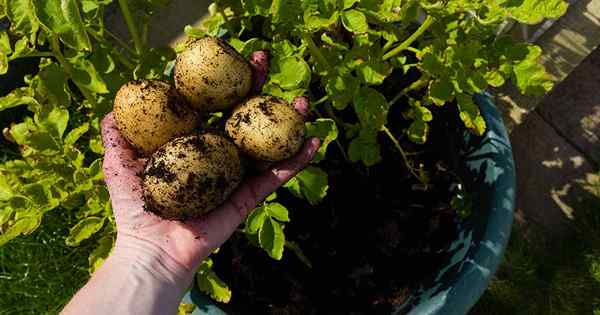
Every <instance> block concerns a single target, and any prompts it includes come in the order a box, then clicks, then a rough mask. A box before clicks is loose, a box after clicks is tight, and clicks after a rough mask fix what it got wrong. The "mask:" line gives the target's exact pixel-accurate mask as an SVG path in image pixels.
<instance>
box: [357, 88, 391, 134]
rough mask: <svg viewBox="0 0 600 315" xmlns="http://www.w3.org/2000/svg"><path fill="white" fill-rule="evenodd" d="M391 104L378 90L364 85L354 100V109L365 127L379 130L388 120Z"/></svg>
mask: <svg viewBox="0 0 600 315" xmlns="http://www.w3.org/2000/svg"><path fill="white" fill-rule="evenodd" d="M388 110H389V104H388V102H387V101H386V99H385V96H383V95H382V94H381V93H379V92H378V91H377V90H375V89H372V88H369V87H363V88H361V89H360V91H359V93H358V95H357V97H356V100H355V101H354V111H355V112H356V115H358V120H359V121H360V124H361V126H362V128H363V129H369V130H372V131H379V130H381V127H383V125H385V123H386V122H387V113H388Z"/></svg>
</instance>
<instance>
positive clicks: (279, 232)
mask: <svg viewBox="0 0 600 315" xmlns="http://www.w3.org/2000/svg"><path fill="white" fill-rule="evenodd" d="M258 242H259V244H260V247H261V248H262V249H264V250H265V251H266V252H267V253H268V254H269V256H271V258H273V259H275V260H281V258H282V257H283V248H284V245H285V235H284V234H283V228H282V227H281V224H280V223H278V222H277V221H275V220H273V219H271V218H269V219H267V220H265V222H264V224H263V225H262V226H261V227H260V232H259V233H258Z"/></svg>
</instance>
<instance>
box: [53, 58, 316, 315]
mask: <svg viewBox="0 0 600 315" xmlns="http://www.w3.org/2000/svg"><path fill="white" fill-rule="evenodd" d="M250 62H251V64H252V66H253V68H254V71H255V73H254V75H255V82H257V81H258V82H261V81H262V82H264V78H265V76H266V69H267V64H268V63H267V58H266V54H264V53H263V52H257V53H254V54H253V56H252V57H251V58H250ZM259 88H260V85H257V86H255V89H256V90H259ZM293 104H294V107H295V108H296V109H297V110H298V111H299V112H300V113H301V114H303V115H306V113H307V111H308V101H307V99H306V98H303V97H301V98H296V99H295V100H294V102H293ZM102 140H103V142H104V148H105V157H104V165H103V168H104V178H105V181H106V184H107V186H108V190H109V193H110V197H111V201H112V207H113V212H114V216H115V221H116V225H117V240H116V244H115V247H114V249H113V251H112V253H111V254H110V256H109V257H108V258H107V260H106V261H105V262H104V263H103V265H102V266H101V267H100V268H99V269H98V270H97V271H96V272H95V273H94V275H93V276H92V278H91V280H90V281H89V282H88V284H86V286H85V287H84V288H83V289H81V290H80V291H79V292H78V293H77V295H76V296H75V297H74V298H73V299H72V300H71V302H70V303H69V304H68V305H67V307H66V308H65V309H64V310H63V314H77V313H80V311H81V310H82V308H83V309H86V310H88V311H89V310H94V312H92V313H93V314H106V313H107V312H111V314H113V315H116V314H138V313H139V314H142V313H143V314H166V313H173V308H175V309H176V307H177V305H178V304H179V301H180V299H181V297H182V295H183V294H184V292H185V290H186V289H187V288H188V286H189V284H190V283H191V281H192V279H193V275H194V272H195V270H196V269H197V267H198V266H199V265H200V263H201V262H202V261H203V260H204V259H205V258H206V257H208V255H209V254H210V253H211V252H212V251H214V250H215V249H216V248H218V247H219V246H221V244H223V243H224V242H225V241H226V240H227V239H228V238H229V237H230V236H231V234H232V233H233V232H234V231H235V230H236V228H237V227H238V226H239V225H240V223H242V222H243V221H244V219H245V218H246V216H247V215H248V213H249V212H250V211H251V210H252V209H254V208H255V207H256V206H257V204H258V203H260V202H261V201H262V200H263V199H264V198H266V197H267V196H268V195H269V194H271V193H272V192H273V191H275V190H276V189H277V188H278V187H280V186H281V185H283V184H284V183H285V182H286V181H288V180H289V179H290V178H292V177H293V176H295V175H296V174H297V173H298V172H299V171H301V170H302V169H303V168H304V167H306V165H308V163H310V161H311V160H312V159H313V157H314V154H315V152H316V151H317V149H318V148H319V145H320V142H319V140H318V139H316V138H313V139H309V140H307V141H306V143H305V144H304V146H303V148H302V149H301V151H300V152H299V153H298V154H297V155H296V156H295V157H293V158H291V159H289V160H286V161H282V162H279V163H276V164H273V165H270V166H268V167H267V168H266V170H265V171H263V172H262V173H261V174H260V175H258V176H255V177H251V178H247V179H246V180H245V181H244V182H243V183H242V184H241V185H240V186H239V187H238V189H237V190H236V191H235V192H234V193H233V194H232V195H231V197H230V198H229V200H227V201H226V202H224V203H223V204H222V205H221V206H219V207H218V208H216V209H214V210H213V211H211V212H210V213H208V214H206V215H204V216H202V217H200V218H197V219H193V220H188V221H186V222H179V221H169V220H164V219H161V218H159V217H157V216H155V215H154V214H152V213H149V212H147V211H145V210H144V200H143V192H142V180H141V177H140V174H141V173H142V172H143V169H144V165H145V162H146V160H145V159H140V158H138V156H137V155H136V152H135V151H134V150H133V149H132V148H131V146H130V145H129V144H128V142H127V141H126V140H125V138H123V136H122V135H121V134H120V132H119V130H118V129H117V127H116V125H115V120H114V117H113V115H112V113H110V114H108V115H107V116H106V117H105V118H104V120H103V121H102ZM98 296H102V297H103V298H104V299H101V298H98ZM157 297H160V299H158V298H157ZM112 298H115V299H118V300H119V302H118V301H116V300H113V301H112V302H110V303H108V304H107V301H106V300H110V299H112ZM88 313H89V312H88Z"/></svg>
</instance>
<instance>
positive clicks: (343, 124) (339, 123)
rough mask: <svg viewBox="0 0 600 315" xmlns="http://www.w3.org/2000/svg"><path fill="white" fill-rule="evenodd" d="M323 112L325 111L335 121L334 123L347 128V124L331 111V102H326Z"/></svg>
mask: <svg viewBox="0 0 600 315" xmlns="http://www.w3.org/2000/svg"><path fill="white" fill-rule="evenodd" d="M325 112H327V116H329V118H331V119H333V121H335V123H336V124H337V125H339V126H340V127H342V128H343V129H346V128H347V124H346V123H345V122H343V121H342V120H341V119H339V118H338V116H337V115H336V114H335V112H334V111H333V108H332V107H331V104H329V103H328V104H326V105H325Z"/></svg>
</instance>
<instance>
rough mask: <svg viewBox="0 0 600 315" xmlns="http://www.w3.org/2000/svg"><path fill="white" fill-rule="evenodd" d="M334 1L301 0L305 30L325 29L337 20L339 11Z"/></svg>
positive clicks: (311, 31) (312, 31)
mask: <svg viewBox="0 0 600 315" xmlns="http://www.w3.org/2000/svg"><path fill="white" fill-rule="evenodd" d="M336 2H337V1H336V0H306V1H303V2H302V5H303V7H304V27H305V31H306V32H309V33H314V32H317V31H319V30H325V29H328V28H329V27H331V26H332V25H333V24H334V23H335V22H337V20H338V17H339V12H338V11H337V8H336V7H337V3H336Z"/></svg>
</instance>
